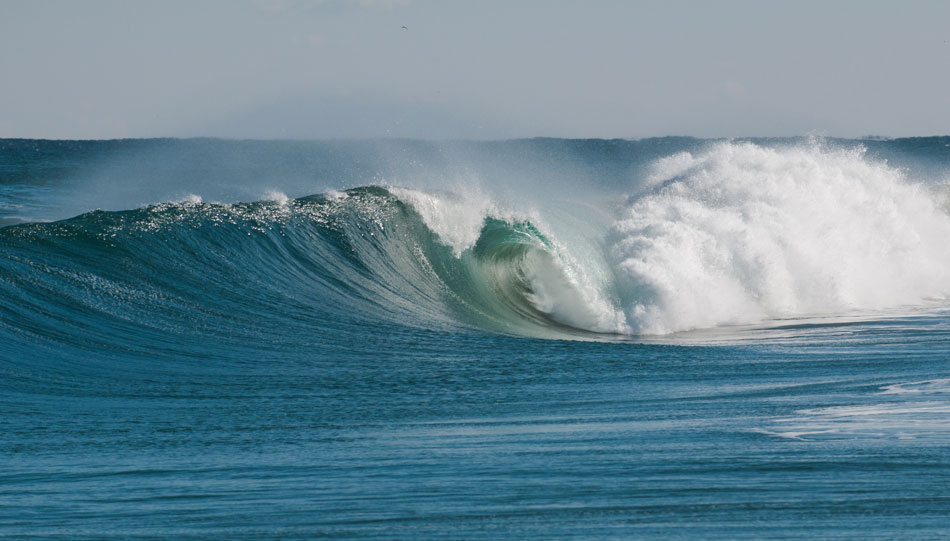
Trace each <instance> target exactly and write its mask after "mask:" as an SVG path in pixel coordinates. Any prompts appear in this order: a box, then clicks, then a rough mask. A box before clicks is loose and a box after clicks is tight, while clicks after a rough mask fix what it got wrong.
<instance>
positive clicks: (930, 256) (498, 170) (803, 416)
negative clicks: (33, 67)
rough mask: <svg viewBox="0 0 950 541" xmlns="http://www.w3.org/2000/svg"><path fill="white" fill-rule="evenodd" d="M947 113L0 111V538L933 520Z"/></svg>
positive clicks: (392, 533) (436, 534) (885, 532)
mask: <svg viewBox="0 0 950 541" xmlns="http://www.w3.org/2000/svg"><path fill="white" fill-rule="evenodd" d="M945 143H950V139H928V140H897V141H864V142H854V141H851V142H848V141H844V142H842V141H838V142H821V143H814V142H810V141H798V140H789V141H756V142H754V143H742V142H738V143H727V144H726V145H727V146H725V147H722V146H716V145H721V144H722V143H721V142H712V141H697V140H679V139H675V140H669V139H663V140H650V141H566V140H536V141H511V142H499V143H442V144H437V143H419V142H411V141H409V142H398V141H397V142H393V141H382V142H351V143H298V142H253V141H250V142H227V141H206V140H199V141H180V140H171V141H165V140H162V141H110V142H74V141H67V142H47V141H10V140H7V141H2V142H0V213H2V215H0V219H4V220H6V222H5V223H8V224H10V225H7V226H6V227H2V228H0V434H2V437H0V461H2V464H3V465H4V467H3V468H2V470H0V536H3V537H11V538H17V537H36V538H43V539H47V538H96V539H104V538H116V539H119V538H121V539H125V538H149V537H161V538H314V537H323V536H332V537H382V538H406V539H420V538H436V539H444V538H491V539H495V538H510V537H531V538H533V537H540V536H544V537H556V538H567V537H584V538H589V537H598V538H603V537H624V538H628V537H647V538H652V537H656V538H684V539H687V538H688V539H694V538H862V539H867V538H871V539H875V538H880V539H893V538H921V539H926V538H941V537H944V536H946V535H947V532H948V531H950V519H948V518H947V517H948V516H950V488H948V487H950V304H948V303H947V301H946V300H945V297H943V296H942V292H950V287H947V288H946V289H945V290H942V291H941V288H943V287H945V286H950V282H948V281H946V275H945V273H944V270H943V269H944V267H942V266H941V263H942V262H944V261H946V259H945V257H947V252H950V247H948V246H946V245H944V244H941V243H940V242H938V241H935V240H931V235H930V233H932V231H927V230H926V228H927V227H933V228H936V232H937V233H942V231H943V229H942V227H944V223H943V222H948V223H950V218H947V215H946V211H945V210H944V205H945V199H942V198H943V197H944V196H943V194H944V193H945V192H944V191H943V185H944V182H945V181H946V179H947V178H950V177H948V176H947V175H946V171H948V170H950V157H948V147H946V146H945ZM743 145H751V146H743ZM815 145H818V146H815ZM821 145H824V146H821ZM829 147H834V148H829ZM857 147H863V148H864V150H863V151H862V152H857V153H855V152H853V150H854V148H857ZM839 148H844V150H843V151H841V152H844V154H841V153H838V152H839V151H838V150H837V149H839ZM710 149H711V150H710ZM799 151H800V152H799ZM681 152H688V153H690V154H689V156H692V157H693V158H697V159H699V158H698V157H699V156H705V155H706V154H704V153H708V152H711V153H712V157H711V158H708V159H706V158H703V159H701V160H699V162H698V163H696V164H693V165H692V166H691V168H686V169H683V168H680V169H676V168H675V167H674V169H676V170H675V171H674V172H673V173H669V175H667V176H663V175H660V173H658V172H657V171H660V170H661V169H662V171H667V169H663V168H664V167H665V168H670V167H673V166H671V165H670V164H669V163H667V162H663V163H660V164H659V165H658V162H657V160H662V159H663V158H664V157H668V156H676V155H678V153H681ZM849 152H850V154H849ZM802 156H806V157H808V156H811V158H803V157H802ZM677 159H678V160H680V161H683V160H686V159H687V157H684V156H683V155H680V158H677ZM703 160H706V161H703ZM803 160H804V161H803ZM884 160H887V161H886V164H885V163H884ZM677 163H679V162H677ZM664 164H665V165H664ZM722 164H726V165H722ZM677 167H679V166H677ZM750 172H751V173H750ZM747 173H749V174H748V175H747ZM651 175H653V177H652V178H654V180H652V181H651V180H649V179H650V178H651ZM717 175H719V176H721V177H722V178H720V179H719V180H717V184H715V185H713V186H712V188H710V187H709V185H706V184H703V182H705V181H704V180H703V179H709V178H713V177H716V178H719V177H717ZM792 177H794V178H799V179H800V181H799V182H798V183H797V184H782V183H781V181H780V179H786V178H792ZM815 178H817V179H818V180H819V181H820V182H818V183H817V184H810V182H811V179H815ZM842 179H844V180H842ZM743 183H746V184H749V183H751V185H752V186H753V187H755V189H753V187H749V186H746V188H743V191H741V192H739V191H736V190H732V189H731V188H730V187H734V186H745V184H743ZM473 186H476V187H477V189H473ZM762 186H768V189H767V190H766V189H765V188H763V189H762V190H765V191H762V190H759V191H756V190H758V189H759V187H762ZM818 186H827V187H828V189H827V191H822V194H821V196H820V197H819V196H817V195H815V194H816V193H817V192H820V191H821V190H819V188H818ZM796 187H801V193H802V194H805V195H802V197H805V196H807V198H806V199H805V200H806V201H807V203H808V205H806V206H800V205H799V204H798V203H797V201H798V199H796V198H797V197H799V196H797V195H795V193H791V192H794V190H796V189H797V188H796ZM730 190H732V191H730ZM473 191H474V192H477V193H475V195H472V192H473ZM783 191H784V192H786V194H785V195H782V193H783ZM713 193H715V194H718V197H719V199H715V198H713V197H711V195H710V194H713ZM453 194H463V195H453ZM683 194H686V195H685V196H684V195H683ZM696 194H699V195H696ZM774 194H779V195H774ZM841 194H850V197H842V196H841ZM694 195H695V196H694ZM700 195H701V197H700ZM684 198H685V199H684ZM901 198H905V199H906V200H901ZM97 199H98V200H100V201H101V204H98V205H97V204H94V203H90V202H94V201H96V200H97ZM888 200H897V202H896V203H895V205H894V206H887V205H885V203H884V202H886V201H888ZM242 201H243V202H242ZM485 201H489V203H485ZM851 201H858V203H859V204H854V205H852V203H851ZM922 201H933V202H934V203H933V204H932V205H930V206H928V205H927V204H926V203H925V202H922ZM825 204H828V205H833V206H835V207H836V208H838V209H839V212H838V214H834V215H833V216H834V217H833V218H829V219H832V220H837V221H832V222H828V223H825V222H821V218H820V217H818V215H817V214H816V215H812V214H810V212H811V210H810V209H816V208H817V209H819V210H823V208H824V207H822V206H821V205H825ZM84 205H85V206H84ZM97 207H101V208H103V209H106V210H99V211H95V212H89V211H92V210H93V209H95V208H97ZM513 207H514V208H513ZM750 209H755V210H750ZM868 209H870V210H868ZM907 209H912V211H911V210H907ZM720 211H721V212H720ZM826 214H832V213H826ZM73 216H75V217H73ZM473 216H474V218H472V217H473ZM736 216H741V217H744V218H743V220H739V219H737V218H735V217H736ZM788 216H790V217H792V218H796V219H797V221H794V222H789V223H797V222H802V221H806V220H805V217H808V218H809V219H810V220H811V222H812V223H815V222H820V223H819V225H821V227H818V228H816V229H812V228H810V226H809V224H808V223H803V224H802V226H801V227H802V229H800V230H796V231H794V233H795V234H794V235H791V234H788V235H786V234H787V233H788V228H789V227H788V226H787V222H785V221H783V220H784V217H788ZM882 216H883V217H884V218H881V217H882ZM661 218H662V219H664V220H665V219H667V218H669V219H670V221H669V222H666V221H662V220H661ZM879 218H880V219H879ZM885 218H886V219H885ZM641 219H642V220H644V221H645V222H644V223H645V225H643V227H642V228H641V227H640V226H641V225H642V224H641V223H640V222H637V220H641ZM49 220H60V221H49ZM631 220H632V221H631ZM737 220H738V221H737ZM634 222H636V223H634ZM829 223H830V224H831V225H829ZM854 223H860V224H862V226H863V227H862V228H861V230H857V229H852V228H850V227H849V224H854ZM473 224H474V225H473ZM631 224H632V225H631ZM776 224H786V226H785V227H784V228H779V227H777V226H776ZM895 224H897V225H895ZM898 226H899V227H898ZM473 227H474V229H473ZM948 227H950V226H948ZM868 228H877V229H873V230H872V231H871V232H870V233H873V235H868V236H865V233H866V232H867V229H868ZM647 230H648V232H645V231H647ZM473 231H474V234H472V232H473ZM695 235H700V237H694V236H695ZM702 235H709V237H708V238H707V237H706V236H702ZM469 237H471V238H469ZM693 238H703V239H705V242H706V243H707V244H704V245H699V244H694V243H693V242H692V240H691V239H693ZM868 238H872V239H876V241H875V242H876V243H870V242H871V241H869V240H868ZM796 239H800V240H801V242H798V241H797V240H796ZM943 239H944V240H945V237H944V238H943ZM839 241H841V242H845V241H846V243H845V244H842V245H841V246H844V247H843V248H842V247H839V246H838V244H836V243H838V242H839ZM709 243H712V245H714V246H716V247H721V248H722V250H719V251H713V252H712V253H711V255H709V258H706V259H704V258H703V257H704V254H706V252H704V251H703V250H705V249H706V248H701V247H700V246H706V247H709V246H710V244H709ZM821 246H834V247H835V248H836V249H835V252H834V253H835V254H836V255H835V257H829V256H828V255H827V253H826V252H824V251H822V250H820V249H819V248H820V247H821ZM847 246H855V247H856V248H854V250H853V251H852V250H850V249H848V248H847ZM660 247H663V250H660ZM809 247H811V250H810V249H809ZM727 248H728V250H727ZM872 248H873V249H872ZM709 249H710V250H712V248H709ZM873 250H878V251H879V252H880V253H882V254H884V256H882V258H881V259H880V260H878V259H873V258H874V257H877V255H876V254H877V253H878V252H874V251H873ZM670 253H672V254H673V255H674V256H675V257H674V258H673V259H672V261H675V262H677V265H674V266H672V267H671V266H670V263H669V261H671V260H670V259H668V258H667V256H668V255H669V254H670ZM724 254H727V255H728V257H726V255H724ZM869 258H870V259H869ZM868 261H870V262H873V263H875V265H865V267H862V266H861V265H860V264H861V263H867V262H868ZM711 262H713V263H715V265H714V264H713V263H711ZM779 263H781V265H784V266H780V265H779ZM691 265H695V266H691ZM716 265H719V266H718V267H717V266H716ZM710 269H712V270H710ZM782 269H785V270H782ZM687 271H688V272H687ZM846 277H852V278H853V279H852V280H847V279H846ZM897 277H905V278H907V280H899V279H898V278H897ZM737 280H738V282H736V281H737ZM670 283H672V284H674V285H675V287H674V288H671V289H667V285H668V284H670ZM735 283H741V284H743V286H742V287H740V288H738V289H733V286H734V285H735ZM710 284H715V285H717V286H718V289H716V288H713V287H710ZM677 292H686V293H689V299H692V300H695V302H694V303H693V302H688V301H687V300H684V299H685V297H684V296H683V295H678V293H677ZM882 292H883V293H882ZM884 293H888V294H887V295H885V294H884ZM696 306H698V307H700V308H701V309H696V308H695V307H696ZM708 321H713V322H714V324H712V325H707V324H705V323H706V322H708ZM644 330H646V331H651V332H647V333H646V334H645V333H644ZM664 330H665V332H653V331H664Z"/></svg>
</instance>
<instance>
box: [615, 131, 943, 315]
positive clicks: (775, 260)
mask: <svg viewBox="0 0 950 541" xmlns="http://www.w3.org/2000/svg"><path fill="white" fill-rule="evenodd" d="M648 182H649V183H650V184H651V185H652V189H651V190H650V191H649V192H648V193H647V194H645V195H642V196H640V197H637V198H635V199H632V200H631V201H630V202H629V203H628V205H627V206H626V207H625V208H624V209H623V210H622V211H621V215H620V217H619V219H618V221H617V222H616V224H615V225H614V226H613V230H612V232H611V236H610V237H611V248H610V259H611V263H612V265H613V266H614V268H615V272H616V274H617V280H618V285H619V287H620V288H621V294H622V296H623V298H624V302H625V310H626V314H627V319H628V321H629V324H630V327H631V328H632V329H633V330H634V332H637V333H645V334H663V333H669V332H675V331H680V330H688V329H695V328H703V327H713V326H717V325H724V324H741V323H755V322H758V321H761V320H763V319H766V318H772V317H785V316H793V315H805V314H816V313H833V312H842V311H847V310H851V309H881V308H887V307H893V306H897V305H902V304H912V303H918V302H921V301H922V300H923V299H926V298H943V297H945V296H946V294H947V293H948V292H950V244H948V243H947V239H948V238H950V219H948V216H947V215H946V213H945V212H943V211H942V210H940V209H939V208H938V205H937V204H935V202H934V198H933V197H932V195H931V194H930V193H929V192H928V190H926V189H925V188H923V187H921V186H919V185H915V184H912V183H909V182H907V181H906V180H905V179H904V178H903V176H902V174H901V172H900V171H898V170H896V169H894V168H892V167H889V166H888V165H887V164H885V163H878V162H874V161H871V160H868V159H866V158H865V156H864V152H863V149H850V150H835V149H829V148H826V147H824V146H822V145H821V144H820V143H814V142H813V143H811V144H808V145H803V146H801V147H797V148H788V149H783V150H776V149H770V148H764V147H760V146H757V145H754V144H751V143H722V144H719V145H716V146H715V147H713V148H712V149H710V150H709V151H707V152H704V153H701V154H698V155H692V154H689V153H680V154H677V155H674V156H671V157H668V158H665V159H662V160H659V161H658V162H657V163H656V164H655V167H654V171H653V173H652V175H650V177H649V179H648Z"/></svg>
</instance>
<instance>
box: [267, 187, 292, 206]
mask: <svg viewBox="0 0 950 541" xmlns="http://www.w3.org/2000/svg"><path fill="white" fill-rule="evenodd" d="M264 201H273V202H274V203H277V204H278V205H280V206H282V207H285V206H287V203H289V202H290V198H289V197H287V195H286V194H285V193H284V192H280V191H277V190H270V191H269V192H267V193H265V194H264Z"/></svg>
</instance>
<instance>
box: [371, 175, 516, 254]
mask: <svg viewBox="0 0 950 541" xmlns="http://www.w3.org/2000/svg"><path fill="white" fill-rule="evenodd" d="M388 190H389V192H390V193H391V194H393V195H395V196H396V197H398V198H399V199H400V200H402V201H405V202H407V203H409V204H410V205H412V207H413V208H414V209H415V210H416V212H418V213H419V216H421V217H422V221H423V222H424V223H425V224H426V227H428V228H429V230H430V231H432V232H433V233H435V234H436V235H437V236H438V237H439V240H440V241H441V242H443V243H445V245H446V246H448V247H450V248H452V252H453V253H454V254H455V256H456V257H459V256H461V255H462V252H464V251H465V250H468V249H470V248H472V247H473V246H475V243H476V242H477V241H478V237H479V235H480V234H481V231H482V227H483V226H484V224H485V218H486V217H487V216H489V215H493V214H494V215H497V214H499V213H498V212H497V209H496V208H495V206H494V204H493V203H492V202H491V200H490V199H489V198H488V197H486V196H485V195H484V194H482V193H481V192H480V191H478V190H475V189H471V190H468V191H466V192H462V193H458V194H449V193H429V192H423V191H419V190H411V189H408V188H398V187H390V188H388Z"/></svg>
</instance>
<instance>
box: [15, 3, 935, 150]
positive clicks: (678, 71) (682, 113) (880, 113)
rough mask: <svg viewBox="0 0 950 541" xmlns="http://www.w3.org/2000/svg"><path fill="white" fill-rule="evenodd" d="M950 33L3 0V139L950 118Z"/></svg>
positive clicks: (604, 8) (581, 129) (787, 129)
mask: <svg viewBox="0 0 950 541" xmlns="http://www.w3.org/2000/svg"><path fill="white" fill-rule="evenodd" d="M403 26H406V27H408V29H403V28H402V27H403ZM948 40H950V2H948V1H929V2H928V1H917V2H907V1H902V2H897V1H893V2H890V1H889V2H875V1H867V0H864V1H833V0H825V1H820V2H806V1H801V0H796V1H794V2H792V1H787V2H777V1H768V0H756V1H695V2H686V1H670V0H665V1H657V2H648V1H632V0H628V1H601V2H597V1H589V2H580V1H578V2H557V1H517V0H508V1H499V2H494V1H485V0H479V1H466V2H462V1H426V0H403V1H398V0H389V1H386V0H362V1H359V0H352V1H351V0H322V1H321V0H187V1H174V0H172V1H170V0H161V1H157V0H156V1H134V0H118V1H105V0H86V1H76V0H66V1H51V0H0V137H43V138H116V137H152V136H224V137H259V138H274V137H277V138H333V137H345V138H352V137H420V138H430V139H435V138H476V139H495V138H509V137H529V136H557V137H647V136H660V135H694V136H704V137H710V136H755V135H762V136H768V135H801V134H809V133H818V134H825V135H833V136H860V135H870V134H877V135H891V136H905V135H933V134H948V133H950V43H948Z"/></svg>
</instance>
